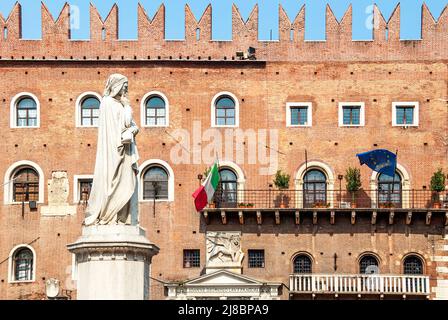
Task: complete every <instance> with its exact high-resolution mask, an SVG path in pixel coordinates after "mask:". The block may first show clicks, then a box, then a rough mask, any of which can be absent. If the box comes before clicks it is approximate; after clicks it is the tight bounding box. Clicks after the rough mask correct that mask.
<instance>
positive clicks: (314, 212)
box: [313, 211, 317, 224]
mask: <svg viewBox="0 0 448 320" xmlns="http://www.w3.org/2000/svg"><path fill="white" fill-rule="evenodd" d="M313 224H317V211H313Z"/></svg>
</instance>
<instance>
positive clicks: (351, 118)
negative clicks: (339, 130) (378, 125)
mask: <svg viewBox="0 0 448 320" xmlns="http://www.w3.org/2000/svg"><path fill="white" fill-rule="evenodd" d="M364 125H365V104H364V103H363V102H341V103H339V126H340V127H362V126H364Z"/></svg>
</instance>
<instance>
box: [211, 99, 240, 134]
mask: <svg viewBox="0 0 448 320" xmlns="http://www.w3.org/2000/svg"><path fill="white" fill-rule="evenodd" d="M225 96H228V97H229V98H231V99H232V100H233V102H234V103H235V124H234V125H218V124H217V123H216V102H217V101H218V100H219V99H220V98H222V97H225ZM210 110H211V112H210V124H211V127H212V128H238V127H239V126H240V102H239V100H238V98H237V96H236V95H235V94H233V93H232V92H229V91H221V92H218V93H217V94H215V95H214V97H213V98H212V103H211V106H210Z"/></svg>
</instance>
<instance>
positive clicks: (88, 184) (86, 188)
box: [78, 179, 93, 202]
mask: <svg viewBox="0 0 448 320" xmlns="http://www.w3.org/2000/svg"><path fill="white" fill-rule="evenodd" d="M92 183H93V179H79V180H78V192H79V195H78V196H79V200H80V201H83V202H86V201H88V200H89V197H90V191H91V190H92Z"/></svg>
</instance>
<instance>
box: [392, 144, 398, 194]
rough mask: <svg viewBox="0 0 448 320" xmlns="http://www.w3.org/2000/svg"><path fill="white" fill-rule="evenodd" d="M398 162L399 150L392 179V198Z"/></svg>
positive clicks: (396, 154)
mask: <svg viewBox="0 0 448 320" xmlns="http://www.w3.org/2000/svg"><path fill="white" fill-rule="evenodd" d="M397 162H398V149H397V150H396V151H395V170H394V173H393V177H392V197H393V196H394V187H395V171H397ZM391 200H392V198H391ZM391 202H392V201H391Z"/></svg>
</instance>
